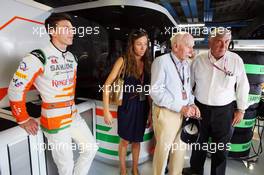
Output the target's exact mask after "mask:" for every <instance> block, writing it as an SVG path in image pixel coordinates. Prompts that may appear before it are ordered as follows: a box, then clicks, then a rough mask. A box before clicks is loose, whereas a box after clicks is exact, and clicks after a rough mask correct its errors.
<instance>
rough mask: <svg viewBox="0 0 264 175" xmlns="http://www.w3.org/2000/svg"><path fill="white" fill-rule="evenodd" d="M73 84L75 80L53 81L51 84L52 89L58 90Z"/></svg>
mask: <svg viewBox="0 0 264 175" xmlns="http://www.w3.org/2000/svg"><path fill="white" fill-rule="evenodd" d="M73 83H74V78H70V79H64V80H52V82H51V84H52V87H56V88H59V87H64V86H68V85H72V84H73Z"/></svg>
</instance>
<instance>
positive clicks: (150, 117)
mask: <svg viewBox="0 0 264 175" xmlns="http://www.w3.org/2000/svg"><path fill="white" fill-rule="evenodd" d="M151 127H152V113H151V110H150V111H149V113H148V121H147V128H151Z"/></svg>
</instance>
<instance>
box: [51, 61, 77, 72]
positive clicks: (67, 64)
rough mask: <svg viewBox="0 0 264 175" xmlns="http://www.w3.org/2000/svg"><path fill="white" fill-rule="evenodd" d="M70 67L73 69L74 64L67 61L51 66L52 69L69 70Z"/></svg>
mask: <svg viewBox="0 0 264 175" xmlns="http://www.w3.org/2000/svg"><path fill="white" fill-rule="evenodd" d="M69 69H73V64H70V63H66V64H57V65H51V66H50V70H51V71H58V70H69Z"/></svg>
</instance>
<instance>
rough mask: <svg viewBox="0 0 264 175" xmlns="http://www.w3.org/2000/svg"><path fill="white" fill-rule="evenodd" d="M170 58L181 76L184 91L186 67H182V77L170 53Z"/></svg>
mask: <svg viewBox="0 0 264 175" xmlns="http://www.w3.org/2000/svg"><path fill="white" fill-rule="evenodd" d="M170 57H171V60H172V62H173V63H174V65H175V68H176V70H177V73H178V76H179V78H180V80H181V83H182V90H184V66H182V76H181V74H180V71H179V69H178V67H177V66H176V63H175V61H174V59H173V57H172V55H171V53H170Z"/></svg>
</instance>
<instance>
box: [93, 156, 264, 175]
mask: <svg viewBox="0 0 264 175" xmlns="http://www.w3.org/2000/svg"><path fill="white" fill-rule="evenodd" d="M190 154H191V152H187V154H186V157H185V158H186V160H185V167H187V166H188V165H189V159H190ZM263 154H264V153H263ZM263 154H262V155H261V156H260V157H259V159H258V162H257V163H256V164H255V165H254V169H252V170H250V169H248V168H246V166H245V165H244V163H243V162H242V161H237V160H228V163H227V170H226V175H262V174H263V172H264V166H263V165H264V156H263ZM210 162H211V160H210V158H207V160H206V163H205V173H204V175H210ZM130 171H131V169H129V175H131V172H130ZM139 171H140V173H141V175H152V174H153V173H152V161H147V162H145V163H143V164H141V165H140V167H139ZM89 175H119V168H118V167H117V166H111V165H107V164H104V163H101V162H99V161H94V162H93V164H92V167H91V170H90V172H89Z"/></svg>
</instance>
